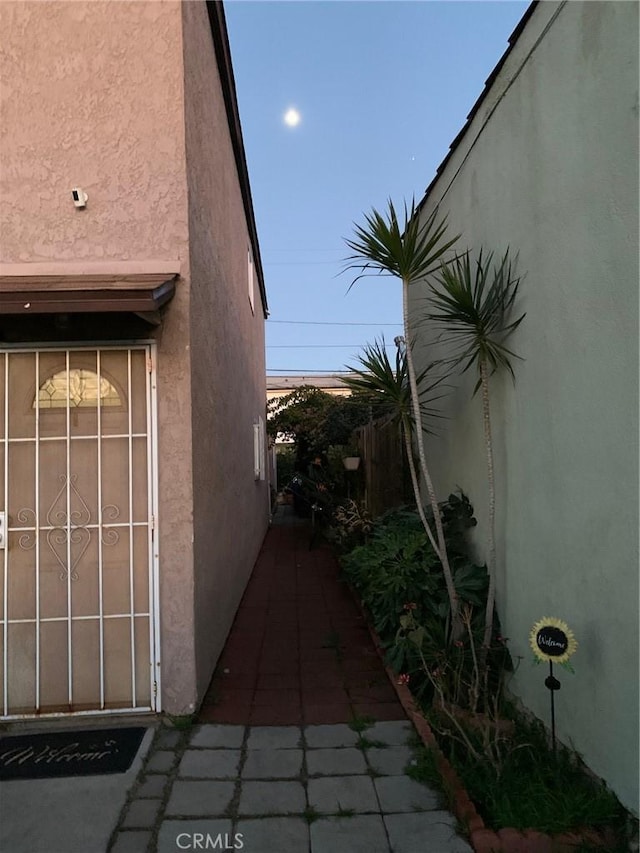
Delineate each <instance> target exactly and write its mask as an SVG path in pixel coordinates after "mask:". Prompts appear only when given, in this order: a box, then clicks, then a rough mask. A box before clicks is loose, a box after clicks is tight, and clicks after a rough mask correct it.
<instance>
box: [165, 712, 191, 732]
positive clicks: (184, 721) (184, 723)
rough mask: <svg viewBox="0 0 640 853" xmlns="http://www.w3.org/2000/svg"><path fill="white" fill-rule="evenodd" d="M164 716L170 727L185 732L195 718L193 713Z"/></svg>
mask: <svg viewBox="0 0 640 853" xmlns="http://www.w3.org/2000/svg"><path fill="white" fill-rule="evenodd" d="M166 717H167V719H168V720H169V723H170V724H171V726H172V728H174V729H177V730H178V731H179V732H186V731H188V730H189V729H191V728H193V726H194V725H195V722H196V719H197V718H196V715H195V714H183V715H181V716H174V715H173V714H167V715H166Z"/></svg>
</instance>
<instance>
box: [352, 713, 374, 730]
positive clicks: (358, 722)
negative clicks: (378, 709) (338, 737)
mask: <svg viewBox="0 0 640 853" xmlns="http://www.w3.org/2000/svg"><path fill="white" fill-rule="evenodd" d="M375 722H376V721H375V719H374V718H373V717H369V716H367V715H366V714H363V715H362V716H361V715H359V714H356V715H355V716H354V718H353V719H352V720H351V721H350V722H349V728H350V729H351V730H352V731H354V732H358V733H360V732H365V731H366V730H367V729H370V728H371V726H373V725H375Z"/></svg>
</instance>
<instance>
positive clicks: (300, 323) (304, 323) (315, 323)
mask: <svg viewBox="0 0 640 853" xmlns="http://www.w3.org/2000/svg"><path fill="white" fill-rule="evenodd" d="M267 323H288V324H290V325H293V326H391V327H392V328H394V329H398V328H400V327H401V326H402V321H399V322H398V323H329V322H327V321H325V320H271V319H268V320H267Z"/></svg>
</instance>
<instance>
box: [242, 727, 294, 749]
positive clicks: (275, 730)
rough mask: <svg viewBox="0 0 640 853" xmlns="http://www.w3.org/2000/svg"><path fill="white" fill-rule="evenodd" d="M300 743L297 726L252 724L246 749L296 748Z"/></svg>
mask: <svg viewBox="0 0 640 853" xmlns="http://www.w3.org/2000/svg"><path fill="white" fill-rule="evenodd" d="M300 745H301V732H300V727H299V726H252V727H251V729H250V731H249V740H248V741H247V749H296V748H299V747H300Z"/></svg>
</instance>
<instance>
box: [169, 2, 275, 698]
mask: <svg viewBox="0 0 640 853" xmlns="http://www.w3.org/2000/svg"><path fill="white" fill-rule="evenodd" d="M182 10H183V27H184V44H185V57H184V65H185V121H186V148H187V176H188V184H189V234H190V264H191V305H192V310H191V377H192V385H193V389H194V394H193V448H194V460H193V472H194V476H193V483H194V533H195V552H194V569H195V617H196V618H195V629H196V638H195V639H196V661H197V678H198V690H199V694H200V695H202V692H203V691H204V690H205V689H206V687H207V684H208V681H209V679H210V677H211V671H212V668H213V665H214V663H215V661H216V660H217V657H218V655H219V653H220V651H221V650H222V646H223V644H224V640H225V637H226V635H227V632H228V630H229V628H230V625H231V621H232V619H233V615H234V613H235V610H236V607H237V605H238V602H239V600H240V597H241V595H242V592H243V590H244V587H245V584H246V581H247V578H248V575H249V572H250V571H251V568H252V567H253V563H254V561H255V558H256V556H257V553H258V550H259V548H260V544H261V542H262V539H263V537H264V534H265V530H266V526H267V521H268V492H267V490H268V486H267V482H266V480H263V481H256V480H254V467H253V465H254V461H253V423H254V421H255V420H256V419H257V418H258V416H259V415H262V417H263V418H264V414H265V399H266V390H265V362H264V315H263V307H262V304H261V302H260V294H259V291H258V286H257V282H256V287H255V301H254V304H255V314H254V313H253V312H252V310H251V305H250V304H249V297H248V276H247V251H248V248H249V245H250V242H249V235H248V230H247V223H246V219H245V213H244V208H243V204H242V197H241V194H240V188H239V182H238V174H237V170H236V166H235V162H234V157H233V149H232V146H231V138H230V134H229V129H228V125H227V119H226V113H225V106H224V102H223V98H222V92H221V89H220V83H219V76H218V69H217V67H216V61H215V54H214V49H213V42H212V37H211V32H210V30H209V25H208V19H207V13H206V8H205V6H204V4H203V3H185V4H184V5H183V7H182ZM212 613H215V614H216V618H215V619H214V620H212V619H211V614H212Z"/></svg>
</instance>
